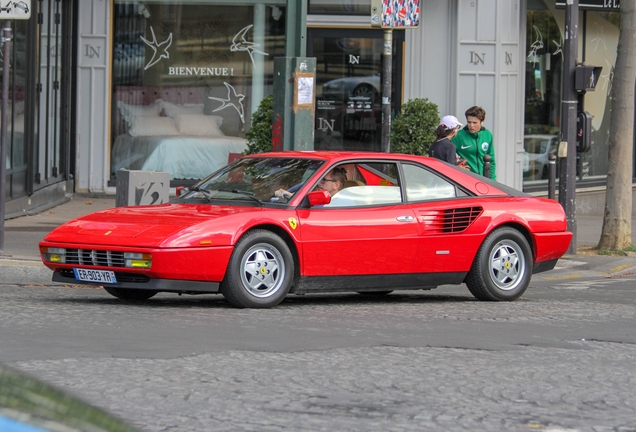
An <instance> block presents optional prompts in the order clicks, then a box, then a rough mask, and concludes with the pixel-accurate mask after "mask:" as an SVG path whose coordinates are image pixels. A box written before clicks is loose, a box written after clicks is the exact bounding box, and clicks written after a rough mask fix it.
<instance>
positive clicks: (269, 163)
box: [182, 157, 325, 204]
mask: <svg viewBox="0 0 636 432" xmlns="http://www.w3.org/2000/svg"><path fill="white" fill-rule="evenodd" d="M324 163H325V162H324V161H321V160H316V159H304V158H277V157H262V158H245V159H240V160H238V161H236V162H234V163H232V164H230V165H228V166H227V167H225V168H223V169H222V170H220V171H217V172H216V173H215V174H213V175H212V176H211V177H208V178H206V179H204V180H202V181H201V182H200V183H198V184H196V185H194V186H192V187H191V188H190V189H189V192H187V193H186V194H185V195H183V196H182V198H204V199H207V200H208V201H213V200H217V199H219V200H248V201H253V202H255V203H261V204H262V203H264V202H269V203H286V202H288V201H289V200H290V199H291V198H292V197H293V196H294V195H295V194H296V192H297V191H298V190H299V189H300V188H301V187H302V186H303V185H304V184H305V182H306V181H307V179H309V178H310V177H311V176H312V175H313V174H314V173H315V172H316V170H318V169H319V168H320V167H321V166H322V165H323V164H324ZM280 190H284V191H285V192H286V193H285V194H281V193H278V194H277V191H280Z"/></svg>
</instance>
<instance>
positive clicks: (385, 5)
mask: <svg viewBox="0 0 636 432" xmlns="http://www.w3.org/2000/svg"><path fill="white" fill-rule="evenodd" d="M419 25H420V0H371V26H372V27H381V28H385V29H407V28H417V27H419Z"/></svg>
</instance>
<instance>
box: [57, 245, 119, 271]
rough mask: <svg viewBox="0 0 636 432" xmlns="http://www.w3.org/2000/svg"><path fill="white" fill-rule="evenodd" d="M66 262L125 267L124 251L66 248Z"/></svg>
mask: <svg viewBox="0 0 636 432" xmlns="http://www.w3.org/2000/svg"><path fill="white" fill-rule="evenodd" d="M66 264H80V265H84V266H101V267H124V266H125V263H124V253H123V252H115V251H101V250H94V249H66Z"/></svg>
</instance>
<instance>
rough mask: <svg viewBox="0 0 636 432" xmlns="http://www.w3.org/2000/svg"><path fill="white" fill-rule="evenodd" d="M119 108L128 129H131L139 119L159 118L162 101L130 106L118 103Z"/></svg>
mask: <svg viewBox="0 0 636 432" xmlns="http://www.w3.org/2000/svg"><path fill="white" fill-rule="evenodd" d="M117 107H118V108H119V112H120V113H121V116H122V117H123V118H124V120H125V121H126V123H127V124H128V127H129V128H131V127H132V124H133V121H134V120H135V119H136V118H137V117H159V114H160V113H161V99H157V100H156V101H154V102H153V103H151V104H149V105H130V104H127V103H125V102H122V101H117Z"/></svg>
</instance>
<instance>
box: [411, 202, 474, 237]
mask: <svg viewBox="0 0 636 432" xmlns="http://www.w3.org/2000/svg"><path fill="white" fill-rule="evenodd" d="M482 211H483V208H482V207H461V208H454V209H446V210H434V211H426V212H422V213H421V214H420V222H421V223H422V224H423V225H424V230H425V231H426V233H427V234H443V233H457V232H462V231H465V230H466V229H467V228H468V227H469V226H470V224H472V223H473V222H474V221H475V219H477V217H479V215H480V214H481V212H482Z"/></svg>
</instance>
